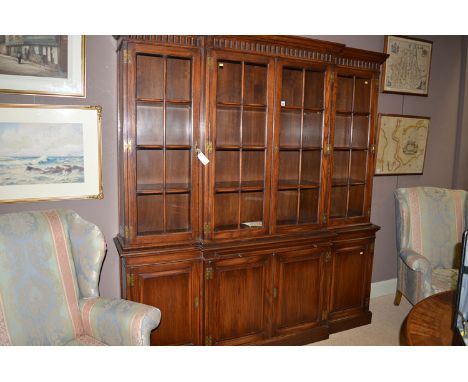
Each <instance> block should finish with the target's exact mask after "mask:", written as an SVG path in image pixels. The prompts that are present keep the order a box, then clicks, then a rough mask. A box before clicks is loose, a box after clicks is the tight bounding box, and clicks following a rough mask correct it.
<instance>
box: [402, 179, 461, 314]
mask: <svg viewBox="0 0 468 382" xmlns="http://www.w3.org/2000/svg"><path fill="white" fill-rule="evenodd" d="M395 201H396V224H397V232H396V235H397V249H398V260H397V268H398V281H397V292H396V296H395V305H398V304H399V303H400V300H401V296H402V295H404V296H405V297H406V298H407V299H408V300H409V301H410V302H411V303H412V304H413V305H414V304H416V303H417V302H419V301H421V300H422V299H424V298H425V297H427V296H430V295H432V294H435V293H439V292H442V291H445V290H450V289H455V288H456V284H457V277H458V271H457V269H455V267H456V264H458V256H459V254H460V242H461V238H462V233H463V231H464V229H465V227H467V221H468V209H467V203H468V198H467V192H466V191H463V190H448V189H443V188H435V187H412V188H400V189H397V190H396V191H395Z"/></svg>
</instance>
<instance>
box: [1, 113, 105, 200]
mask: <svg viewBox="0 0 468 382" xmlns="http://www.w3.org/2000/svg"><path fill="white" fill-rule="evenodd" d="M101 114H102V111H101V107H100V106H52V105H0V203H7V202H22V201H37V200H58V199H75V198H94V199H102V197H103V194H102V174H101V172H102V170H101Z"/></svg>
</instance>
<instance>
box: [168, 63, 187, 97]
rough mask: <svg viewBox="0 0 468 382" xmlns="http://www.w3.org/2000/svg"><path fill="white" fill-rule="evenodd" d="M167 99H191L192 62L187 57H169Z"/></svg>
mask: <svg viewBox="0 0 468 382" xmlns="http://www.w3.org/2000/svg"><path fill="white" fill-rule="evenodd" d="M166 76H167V77H166V81H167V84H166V99H168V100H181V101H189V100H190V99H191V98H192V97H191V95H190V93H191V91H190V88H191V86H190V85H191V82H192V79H191V62H190V60H189V59H185V58H168V59H167V74H166Z"/></svg>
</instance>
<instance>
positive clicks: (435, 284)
mask: <svg viewBox="0 0 468 382" xmlns="http://www.w3.org/2000/svg"><path fill="white" fill-rule="evenodd" d="M457 282H458V270H457V269H443V268H439V269H434V270H433V271H432V291H433V293H440V292H445V291H446V290H455V289H457Z"/></svg>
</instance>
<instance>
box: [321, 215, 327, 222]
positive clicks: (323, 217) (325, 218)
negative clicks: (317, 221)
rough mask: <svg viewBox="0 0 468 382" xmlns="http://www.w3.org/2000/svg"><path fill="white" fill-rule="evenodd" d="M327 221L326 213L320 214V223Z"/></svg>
mask: <svg viewBox="0 0 468 382" xmlns="http://www.w3.org/2000/svg"><path fill="white" fill-rule="evenodd" d="M326 222H327V214H323V215H322V224H325V223H326Z"/></svg>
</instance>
